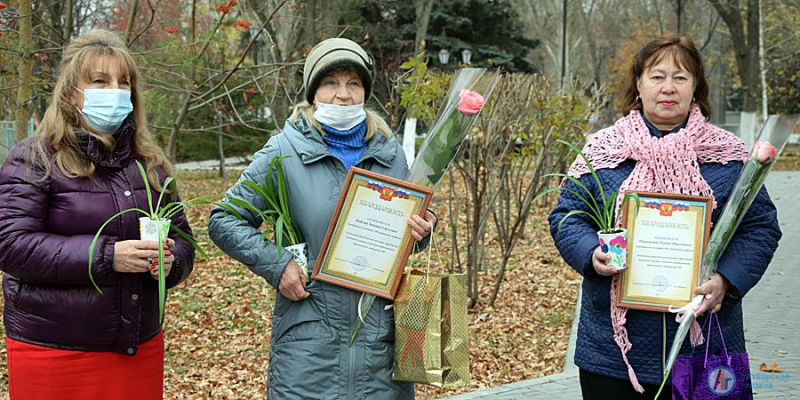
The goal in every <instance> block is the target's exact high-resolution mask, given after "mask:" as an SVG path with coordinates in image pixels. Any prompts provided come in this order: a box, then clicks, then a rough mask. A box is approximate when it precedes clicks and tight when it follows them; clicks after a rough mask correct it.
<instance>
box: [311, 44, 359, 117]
mask: <svg viewBox="0 0 800 400" xmlns="http://www.w3.org/2000/svg"><path fill="white" fill-rule="evenodd" d="M372 66H373V64H372V57H370V55H369V54H367V52H366V51H364V49H362V48H361V46H359V45H358V44H357V43H356V42H354V41H352V40H349V39H344V38H331V39H326V40H323V41H321V42H319V43H317V45H316V46H314V48H313V49H311V52H310V53H308V57H307V58H306V63H305V66H304V67H303V84H304V85H305V88H306V100H308V102H309V103H313V102H314V95H315V94H316V93H317V88H318V87H319V84H320V81H321V80H322V78H324V77H325V75H327V74H328V73H330V72H331V71H333V70H335V69H336V68H339V67H353V68H355V70H356V71H357V72H358V75H359V76H360V77H361V83H362V84H363V85H364V102H365V103H366V102H367V100H369V96H370V95H371V94H372Z"/></svg>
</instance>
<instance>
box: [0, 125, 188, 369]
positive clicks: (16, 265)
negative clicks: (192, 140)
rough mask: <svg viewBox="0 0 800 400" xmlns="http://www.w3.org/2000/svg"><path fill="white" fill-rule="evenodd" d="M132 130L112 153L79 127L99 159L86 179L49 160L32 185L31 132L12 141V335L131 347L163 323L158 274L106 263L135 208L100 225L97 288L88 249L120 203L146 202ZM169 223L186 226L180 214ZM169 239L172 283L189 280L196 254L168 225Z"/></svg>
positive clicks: (8, 278)
mask: <svg viewBox="0 0 800 400" xmlns="http://www.w3.org/2000/svg"><path fill="white" fill-rule="evenodd" d="M133 130H134V126H133V124H132V123H128V124H127V125H125V126H124V127H123V128H122V129H121V130H120V133H119V135H120V136H119V140H118V142H117V145H116V148H115V150H114V151H113V152H111V153H109V152H106V151H104V150H103V149H102V147H101V146H99V145H98V143H97V142H95V141H93V140H92V138H91V136H89V135H86V134H82V135H80V136H81V137H82V138H83V139H82V143H83V148H84V150H85V151H86V152H87V155H88V157H89V159H91V160H92V161H93V162H94V163H95V165H96V166H97V170H96V173H95V175H94V177H93V178H92V179H86V178H68V177H66V176H64V175H63V174H62V173H61V171H60V170H59V169H58V168H57V167H54V168H53V170H52V173H51V176H50V177H49V178H48V179H47V180H45V181H43V182H41V183H36V182H35V181H36V178H37V176H41V175H40V174H39V173H38V172H37V171H36V170H35V168H31V167H29V165H30V164H29V163H28V162H26V160H27V159H28V158H27V157H28V154H29V152H30V151H31V149H32V148H33V145H34V144H35V141H36V140H38V139H37V138H31V139H27V140H25V141H23V142H21V143H19V144H18V145H17V146H16V147H14V149H13V150H12V151H11V153H10V154H9V156H8V158H7V159H6V161H5V163H4V164H3V166H2V168H0V269H1V270H2V271H3V272H4V274H3V296H4V298H5V310H4V313H3V322H4V323H5V329H6V334H7V335H8V336H9V337H10V338H13V339H16V340H20V341H24V342H28V343H33V344H38V345H42V346H47V347H54V348H59V349H69V350H82V351H113V352H117V353H122V354H129V355H133V354H136V351H137V347H138V345H139V344H141V343H143V342H145V341H147V340H148V339H150V338H152V337H153V336H155V335H156V334H157V333H158V332H159V331H160V330H161V325H160V322H159V319H158V285H157V281H156V280H155V279H153V278H152V277H151V276H150V274H149V273H118V272H116V271H114V270H113V269H112V261H113V258H114V244H115V243H116V242H117V241H123V240H131V239H139V222H138V218H139V217H140V216H141V215H140V214H138V213H135V212H131V213H126V214H123V215H122V216H120V217H118V218H117V219H115V220H114V221H113V222H112V223H110V224H108V225H107V226H106V228H105V230H104V232H103V233H104V234H103V235H101V236H100V239H99V240H98V243H97V247H96V250H95V255H94V259H93V264H92V269H93V271H92V273H93V276H94V278H95V281H96V282H97V283H98V285H99V286H100V288H101V289H102V290H103V293H102V294H100V293H98V292H97V290H96V289H95V288H94V287H93V286H92V285H91V281H90V280H89V272H88V249H89V243H90V242H91V240H92V238H93V236H94V234H95V233H96V232H97V229H99V228H100V226H101V225H102V224H103V222H104V221H105V220H106V219H108V218H109V217H111V216H112V215H114V214H116V213H117V212H119V211H121V210H124V209H127V208H131V207H138V208H141V209H147V208H148V206H147V194H146V192H145V189H144V181H143V180H142V178H141V176H140V175H139V173H138V171H137V167H136V163H135V162H134V159H133V157H132V149H131V144H130V138H131V135H132V133H133ZM162 179H163V178H162ZM32 182H34V183H32ZM155 198H157V197H155ZM172 223H173V224H175V225H177V226H178V227H179V228H180V229H182V230H183V231H185V232H187V233H189V234H191V231H190V230H189V224H188V222H187V221H186V216H185V215H184V214H183V213H181V214H179V215H178V216H176V217H175V218H173V220H172ZM170 237H171V238H172V239H174V240H175V242H176V244H175V246H174V247H173V248H172V250H171V252H172V254H173V255H175V263H174V264H173V267H172V271H171V272H170V274H169V276H168V277H167V287H168V288H170V287H174V286H175V285H177V284H178V283H180V282H182V281H183V280H184V279H186V277H187V276H188V275H189V273H190V272H191V271H192V261H193V259H194V249H193V248H192V246H191V245H190V244H189V243H188V242H187V241H185V240H183V239H181V238H180V237H178V236H177V235H175V234H174V233H172V234H170Z"/></svg>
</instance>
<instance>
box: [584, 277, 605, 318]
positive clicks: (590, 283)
mask: <svg viewBox="0 0 800 400" xmlns="http://www.w3.org/2000/svg"><path fill="white" fill-rule="evenodd" d="M610 291H611V278H607V277H584V278H583V295H584V296H586V299H587V300H588V301H589V304H591V306H592V308H593V309H595V310H599V311H606V310H608V309H610V308H611V293H610Z"/></svg>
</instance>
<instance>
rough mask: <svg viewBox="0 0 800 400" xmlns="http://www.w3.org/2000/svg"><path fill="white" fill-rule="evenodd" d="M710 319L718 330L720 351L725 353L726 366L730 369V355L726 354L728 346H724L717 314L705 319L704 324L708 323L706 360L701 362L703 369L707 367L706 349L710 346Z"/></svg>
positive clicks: (723, 337)
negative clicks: (720, 343)
mask: <svg viewBox="0 0 800 400" xmlns="http://www.w3.org/2000/svg"><path fill="white" fill-rule="evenodd" d="M712 318H713V319H714V322H716V323H717V329H718V330H719V338H720V340H721V341H722V350H724V351H725V360H726V361H727V365H728V366H729V367H730V366H731V356H730V354H728V346H727V345H726V344H725V336H723V335H722V325H720V323H719V317H718V316H717V313H714V312H712V313H711V315H710V316H709V317H708V318H707V319H706V323H708V334H707V335H706V337H707V338H708V341H707V342H706V358H705V360H704V361H703V368H706V367H707V366H708V347H709V346H710V345H711V325H713V323H712V322H709V320H711V319H712Z"/></svg>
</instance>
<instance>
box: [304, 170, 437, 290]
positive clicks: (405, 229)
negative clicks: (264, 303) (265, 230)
mask: <svg viewBox="0 0 800 400" xmlns="http://www.w3.org/2000/svg"><path fill="white" fill-rule="evenodd" d="M432 195H433V191H432V190H430V189H428V188H426V187H423V186H419V185H415V184H412V183H409V182H405V181H402V180H400V179H395V178H392V177H389V176H385V175H381V174H378V173H375V172H370V171H367V170H364V169H360V168H351V169H350V172H349V173H348V174H347V180H346V181H345V184H344V188H343V189H342V194H341V196H339V202H338V204H337V205H336V210H335V211H334V214H333V218H332V220H331V223H330V225H328V232H327V233H326V234H325V240H324V241H323V243H322V248H321V249H320V251H319V254H320V255H319V257H317V262H316V263H315V264H314V271H313V272H312V273H311V278H313V279H319V280H321V281H324V282H328V283H332V284H335V285H339V286H344V287H346V288H350V289H353V290H356V291H360V292H364V293H369V294H374V295H375V296H379V297H383V298H386V299H390V300H391V299H394V296H395V293H396V292H397V287H398V285H399V284H400V278H401V277H402V275H403V269H404V268H405V265H406V262H407V261H408V256H409V254H411V250H412V248H413V246H414V243H415V242H414V239H413V237H412V236H411V228H410V227H409V226H408V218H410V217H411V215H412V214H417V215H420V216H424V215H425V211H426V210H427V209H428V204H429V203H430V200H431V196H432Z"/></svg>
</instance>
